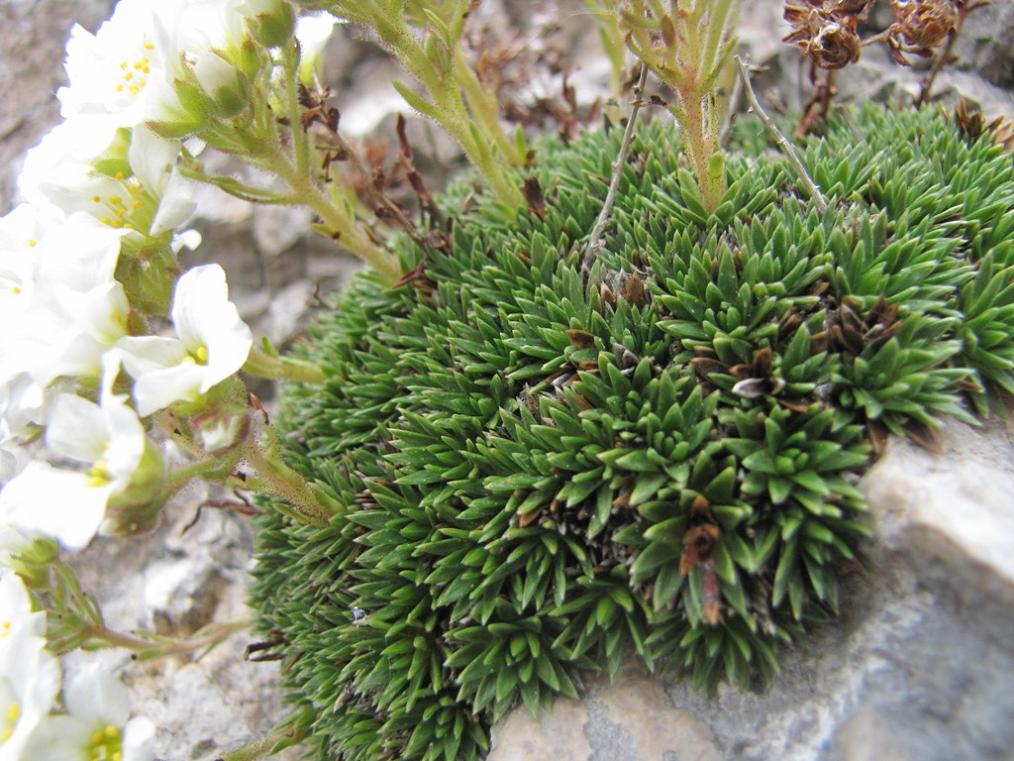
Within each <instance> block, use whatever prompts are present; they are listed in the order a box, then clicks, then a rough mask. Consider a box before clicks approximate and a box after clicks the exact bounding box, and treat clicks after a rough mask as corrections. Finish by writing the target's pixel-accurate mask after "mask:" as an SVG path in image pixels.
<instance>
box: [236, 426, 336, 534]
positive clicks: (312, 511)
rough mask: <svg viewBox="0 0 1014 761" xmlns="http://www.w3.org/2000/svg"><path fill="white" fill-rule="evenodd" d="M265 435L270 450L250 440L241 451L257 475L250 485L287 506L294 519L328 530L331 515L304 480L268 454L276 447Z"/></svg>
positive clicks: (272, 453) (263, 444)
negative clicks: (266, 492) (324, 527)
mask: <svg viewBox="0 0 1014 761" xmlns="http://www.w3.org/2000/svg"><path fill="white" fill-rule="evenodd" d="M266 435H267V436H268V438H269V440H268V441H267V442H266V444H267V446H265V443H262V442H260V441H257V440H256V437H255V436H251V437H250V439H249V440H248V442H247V444H246V445H245V446H244V447H243V448H242V453H243V457H244V458H246V461H247V463H249V465H250V466H251V467H252V468H253V469H254V470H255V471H257V476H258V478H257V479H256V481H254V480H251V485H253V486H257V487H258V488H262V489H264V490H265V491H268V492H270V493H271V494H274V495H275V496H276V497H279V498H280V499H282V500H284V501H285V502H287V503H288V504H289V505H291V506H292V508H293V513H294V517H296V518H298V519H299V520H302V521H303V522H304V523H309V524H311V525H315V526H326V525H327V524H328V523H329V522H330V520H331V513H330V511H328V509H327V508H326V507H324V505H322V504H321V503H320V501H319V500H318V499H317V497H316V496H315V495H314V493H313V491H312V490H311V489H310V487H309V485H308V484H307V482H306V480H305V479H304V478H303V477H302V476H300V475H299V474H298V473H297V472H296V471H294V470H293V469H292V468H290V467H289V466H288V465H286V464H285V463H283V462H282V461H281V458H280V457H278V456H277V455H276V453H275V452H270V453H269V452H268V451H267V449H269V448H270V449H274V447H273V446H272V444H273V442H272V441H270V434H266Z"/></svg>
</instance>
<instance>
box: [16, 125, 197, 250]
mask: <svg viewBox="0 0 1014 761" xmlns="http://www.w3.org/2000/svg"><path fill="white" fill-rule="evenodd" d="M179 153H180V143H179V141H177V140H168V139H165V138H162V137H159V136H158V135H156V134H155V133H154V132H153V131H152V130H150V129H148V128H147V127H144V126H137V127H134V128H133V130H131V131H130V132H128V131H126V130H121V131H119V132H117V128H116V126H115V124H114V123H113V122H111V121H110V120H109V119H100V118H96V117H79V118H76V119H71V120H68V121H66V122H64V123H62V124H60V125H58V126H57V127H55V128H54V129H53V130H51V131H50V132H49V133H48V134H47V135H46V136H45V137H44V138H43V139H42V141H41V142H40V143H39V144H38V145H37V146H36V147H35V148H33V149H31V150H30V151H29V152H28V155H27V157H26V159H25V165H24V168H23V169H22V171H21V174H20V175H19V177H18V190H19V191H20V193H21V195H22V196H23V197H24V198H25V199H26V200H27V201H29V202H30V203H31V204H34V205H36V206H49V207H55V209H58V210H60V211H61V212H63V213H64V214H73V213H75V212H84V213H86V214H89V215H91V216H92V217H94V218H95V219H96V220H98V221H99V222H101V223H102V224H103V225H106V226H109V227H112V228H116V229H117V230H119V231H120V232H121V233H123V234H125V235H129V236H131V238H132V239H135V240H137V241H143V239H144V237H146V236H157V235H160V234H161V233H163V232H165V231H167V230H173V229H175V228H177V227H179V226H181V225H182V224H184V223H185V222H186V220H187V219H189V217H190V216H191V214H192V213H193V210H194V208H195V206H194V201H193V185H192V183H190V181H188V180H185V179H184V178H183V177H181V176H180V175H179V173H178V171H177V169H176V157H177V156H179ZM100 165H101V166H103V167H105V168H106V171H105V172H101V171H98V169H97V167H98V166H100ZM114 169H115V171H114Z"/></svg>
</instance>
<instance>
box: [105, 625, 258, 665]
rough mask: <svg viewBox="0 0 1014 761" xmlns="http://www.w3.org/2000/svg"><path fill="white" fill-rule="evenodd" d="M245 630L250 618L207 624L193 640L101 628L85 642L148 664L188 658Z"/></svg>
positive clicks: (191, 638)
mask: <svg viewBox="0 0 1014 761" xmlns="http://www.w3.org/2000/svg"><path fill="white" fill-rule="evenodd" d="M248 628H250V619H249V618H237V619H234V620H232V621H224V622H222V623H216V624H210V625H209V626H207V627H204V629H201V630H198V632H196V633H195V636H193V637H184V638H162V637H157V638H155V639H145V638H143V637H135V636H134V635H132V634H124V633H122V632H117V631H113V630H112V629H109V628H108V627H106V626H102V627H101V628H95V629H92V630H91V631H89V632H88V639H89V640H92V641H95V640H98V641H101V642H102V643H104V645H105V646H106V647H122V648H124V649H125V650H130V651H132V652H135V653H137V655H138V658H140V659H141V660H150V659H152V658H164V657H167V656H170V655H172V656H181V655H188V654H189V653H193V652H196V651H198V650H203V649H205V648H213V647H215V646H216V645H218V644H220V643H221V642H222V641H223V640H225V639H226V638H228V637H230V636H232V635H233V634H235V633H236V632H239V631H243V630H244V629H248ZM202 632H203V633H202Z"/></svg>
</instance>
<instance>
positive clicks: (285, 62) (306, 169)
mask: <svg viewBox="0 0 1014 761" xmlns="http://www.w3.org/2000/svg"><path fill="white" fill-rule="evenodd" d="M282 67H283V68H284V70H285V110H286V116H288V118H289V131H290V133H291V134H292V153H293V156H294V157H295V168H296V171H297V172H298V173H299V174H301V175H303V176H304V177H309V176H310V171H311V170H310V140H309V137H308V136H307V134H306V130H304V129H303V110H302V108H300V105H299V51H298V43H297V42H296V41H295V40H293V41H291V42H290V43H289V44H287V45H285V46H284V47H283V48H282Z"/></svg>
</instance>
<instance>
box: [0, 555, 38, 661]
mask: <svg viewBox="0 0 1014 761" xmlns="http://www.w3.org/2000/svg"><path fill="white" fill-rule="evenodd" d="M22 630H24V631H26V632H27V633H28V634H29V635H30V636H33V637H39V638H40V639H42V638H44V637H45V633H46V614H45V613H42V612H41V611H39V612H33V611H32V602H31V600H30V599H29V597H28V590H27V589H25V584H24V582H23V581H21V577H20V576H18V575H17V574H16V573H14V571H12V570H10V569H9V568H0V661H2V659H3V649H4V648H6V647H7V645H8V643H9V642H11V641H12V640H13V639H15V638H16V635H17V634H18V633H19V632H20V631H22Z"/></svg>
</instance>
